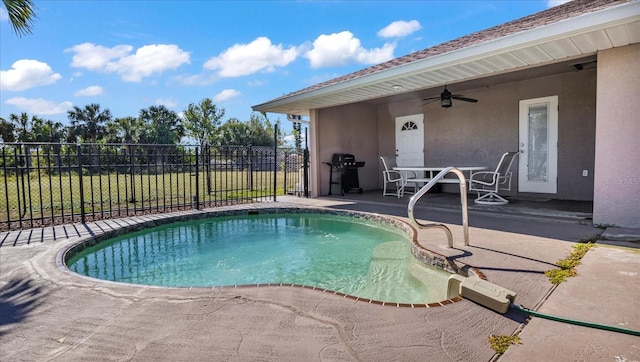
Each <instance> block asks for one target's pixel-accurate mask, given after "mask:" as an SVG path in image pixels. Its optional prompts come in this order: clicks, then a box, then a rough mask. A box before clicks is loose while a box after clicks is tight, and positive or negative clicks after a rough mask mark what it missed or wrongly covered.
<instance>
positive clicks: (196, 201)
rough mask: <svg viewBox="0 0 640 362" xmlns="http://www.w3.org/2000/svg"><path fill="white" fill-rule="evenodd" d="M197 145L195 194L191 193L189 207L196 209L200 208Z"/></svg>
mask: <svg viewBox="0 0 640 362" xmlns="http://www.w3.org/2000/svg"><path fill="white" fill-rule="evenodd" d="M198 161H199V159H198V146H196V194H195V195H192V200H191V207H193V208H194V209H196V210H199V209H200V200H199V197H200V173H199V172H198V168H199V166H198V163H199V162H198Z"/></svg>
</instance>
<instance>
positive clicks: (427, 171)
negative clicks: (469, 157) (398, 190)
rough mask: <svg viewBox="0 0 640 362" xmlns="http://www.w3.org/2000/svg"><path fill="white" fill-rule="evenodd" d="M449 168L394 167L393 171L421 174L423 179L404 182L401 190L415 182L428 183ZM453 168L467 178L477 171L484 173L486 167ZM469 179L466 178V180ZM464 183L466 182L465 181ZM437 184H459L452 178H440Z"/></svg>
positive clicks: (456, 179) (418, 178)
mask: <svg viewBox="0 0 640 362" xmlns="http://www.w3.org/2000/svg"><path fill="white" fill-rule="evenodd" d="M448 167H451V166H446V167H433V166H396V167H394V168H393V169H394V170H396V171H401V172H402V171H412V172H415V173H416V174H418V175H420V174H423V175H424V177H416V178H412V179H408V180H406V182H405V183H404V185H403V186H402V187H403V188H404V187H405V186H406V184H407V183H408V182H415V183H425V184H426V183H428V182H429V181H431V179H432V178H434V177H435V176H436V175H437V174H438V173H440V172H441V171H442V170H444V169H445V168H448ZM453 167H455V168H457V169H458V170H460V171H462V172H463V173H464V172H469V177H471V175H473V173H474V172H477V171H484V170H487V167H484V166H453ZM468 179H469V178H467V180H468ZM465 181H466V180H465ZM438 183H448V184H457V183H459V181H458V178H457V177H454V178H446V177H445V178H441V179H440V180H438Z"/></svg>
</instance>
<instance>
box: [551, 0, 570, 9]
mask: <svg viewBox="0 0 640 362" xmlns="http://www.w3.org/2000/svg"><path fill="white" fill-rule="evenodd" d="M569 1H571V0H547V7H548V8H552V7H554V6H558V5H562V4H565V3H568V2H569Z"/></svg>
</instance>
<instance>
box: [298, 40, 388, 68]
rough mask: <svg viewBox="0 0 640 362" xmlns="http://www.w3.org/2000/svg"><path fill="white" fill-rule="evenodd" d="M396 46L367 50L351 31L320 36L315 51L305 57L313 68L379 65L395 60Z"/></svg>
mask: <svg viewBox="0 0 640 362" xmlns="http://www.w3.org/2000/svg"><path fill="white" fill-rule="evenodd" d="M394 50H395V44H392V43H387V44H385V45H383V46H382V48H374V49H370V50H367V49H365V48H363V47H362V45H361V44H360V39H358V38H355V37H354V36H353V34H352V33H351V32H349V31H343V32H341V33H333V34H331V35H325V34H323V35H320V36H319V37H318V38H316V40H314V41H313V49H311V50H309V51H308V52H307V53H306V54H305V55H304V56H305V58H307V59H309V61H310V62H311V67H312V68H322V67H331V66H341V65H345V64H348V63H350V62H357V63H360V64H378V63H382V62H385V61H387V60H390V59H393V51H394Z"/></svg>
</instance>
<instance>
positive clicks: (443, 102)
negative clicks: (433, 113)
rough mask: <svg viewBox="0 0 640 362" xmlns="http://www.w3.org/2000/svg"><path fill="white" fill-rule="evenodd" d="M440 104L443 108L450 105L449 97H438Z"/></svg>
mask: <svg viewBox="0 0 640 362" xmlns="http://www.w3.org/2000/svg"><path fill="white" fill-rule="evenodd" d="M440 105H441V106H442V107H443V108H449V107H451V98H442V99H440Z"/></svg>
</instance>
